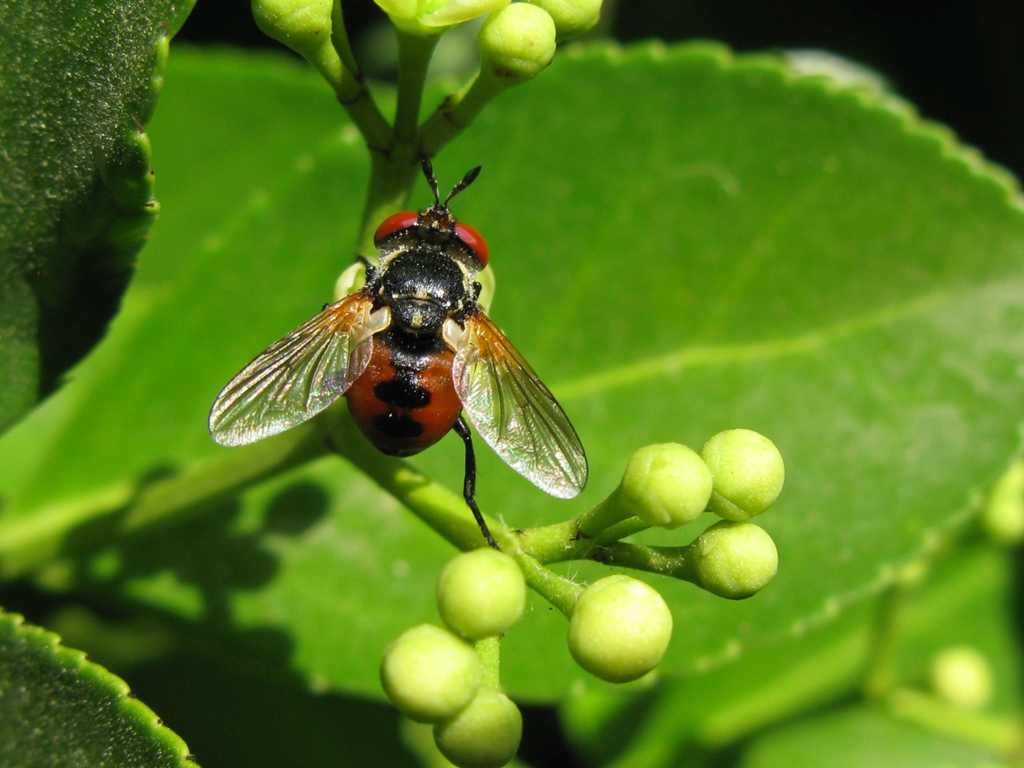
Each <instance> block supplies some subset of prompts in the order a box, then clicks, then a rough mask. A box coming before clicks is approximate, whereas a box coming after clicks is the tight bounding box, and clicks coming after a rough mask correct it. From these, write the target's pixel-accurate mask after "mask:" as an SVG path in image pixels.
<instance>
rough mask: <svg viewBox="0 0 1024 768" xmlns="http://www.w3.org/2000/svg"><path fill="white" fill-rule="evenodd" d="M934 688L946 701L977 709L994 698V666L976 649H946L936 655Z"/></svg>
mask: <svg viewBox="0 0 1024 768" xmlns="http://www.w3.org/2000/svg"><path fill="white" fill-rule="evenodd" d="M930 677H931V681H932V688H933V689H934V690H935V694H936V695H937V696H938V697H939V698H940V699H942V700H943V701H945V702H947V703H949V704H952V705H953V706H954V707H960V708H962V709H978V708H979V707H982V706H984V705H985V704H987V703H988V702H989V701H991V699H992V669H991V667H989V664H988V660H987V659H986V658H985V657H984V656H983V655H982V654H981V653H980V652H979V651H978V650H976V649H975V648H971V647H968V646H960V647H955V648H947V649H945V650H944V651H941V652H940V653H938V654H936V656H935V658H934V659H933V660H932V668H931V675H930Z"/></svg>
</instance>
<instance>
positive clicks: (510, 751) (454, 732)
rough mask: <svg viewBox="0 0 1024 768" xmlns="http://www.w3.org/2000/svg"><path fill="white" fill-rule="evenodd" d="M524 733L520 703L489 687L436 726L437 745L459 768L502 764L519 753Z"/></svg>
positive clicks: (496, 766) (490, 767)
mask: <svg viewBox="0 0 1024 768" xmlns="http://www.w3.org/2000/svg"><path fill="white" fill-rule="evenodd" d="M522 737H523V716H522V714H521V713H520V712H519V707H517V706H516V705H515V703H514V702H513V701H512V700H511V699H510V698H509V697H508V696H506V695H505V694H503V693H501V692H500V691H494V690H490V689H484V690H482V691H480V693H478V694H477V696H476V698H474V699H473V700H472V701H471V702H470V703H469V705H468V706H467V707H466V708H465V709H463V710H462V711H461V712H459V713H458V714H457V715H455V716H454V717H452V718H449V719H448V720H445V721H444V722H441V723H438V724H437V725H435V726H434V742H435V743H436V744H437V748H438V749H440V750H441V754H443V755H444V756H445V757H447V758H448V759H449V760H451V761H452V763H454V764H455V765H457V766H459V768H500V766H502V765H505V764H506V763H508V762H509V761H511V760H512V758H513V757H515V756H516V752H517V751H518V750H519V741H520V740H521V739H522Z"/></svg>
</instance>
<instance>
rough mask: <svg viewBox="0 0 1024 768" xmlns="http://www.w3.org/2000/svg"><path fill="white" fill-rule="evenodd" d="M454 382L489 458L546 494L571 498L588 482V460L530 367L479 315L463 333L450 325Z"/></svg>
mask: <svg viewBox="0 0 1024 768" xmlns="http://www.w3.org/2000/svg"><path fill="white" fill-rule="evenodd" d="M445 338H446V339H448V341H449V343H450V344H451V346H452V347H453V349H454V350H455V362H454V364H453V366H452V379H453V381H454V383H455V391H456V392H457V393H458V395H459V399H460V400H461V401H462V405H463V407H464V408H465V409H466V415H467V416H468V417H469V420H470V421H471V422H472V423H473V426H474V427H476V430H477V432H479V433H480V436H481V437H483V439H484V440H485V441H486V442H487V444H488V445H489V446H491V448H492V449H494V452H495V453H497V454H498V455H499V456H501V458H502V459H503V460H504V461H505V463H506V464H508V465H509V466H510V467H512V468H513V469H514V470H515V471H516V472H518V473H519V474H521V475H522V476H523V477H525V478H526V479H528V480H529V481H530V482H531V483H533V484H534V485H536V486H537V487H538V488H540V489H541V490H543V491H546V492H547V493H550V494H551V495H552V496H557V497H558V498H561V499H571V498H572V497H573V496H576V495H577V494H578V493H579V492H580V491H582V490H583V486H584V485H586V483H587V457H586V454H585V453H584V452H583V445H582V444H581V443H580V439H579V437H577V435H576V430H574V429H573V428H572V424H570V423H569V417H568V416H566V415H565V412H564V411H563V410H562V408H561V407H560V406H559V405H558V403H557V402H556V401H555V398H554V396H553V395H552V394H551V392H549V391H548V388H547V387H545V386H544V384H543V383H542V382H541V380H540V379H539V378H537V374H536V373H534V371H533V369H532V368H531V367H530V364H529V363H527V362H526V360H525V359H523V356H522V355H520V354H519V352H518V351H516V348H515V347H513V346H512V343H511V342H510V341H509V340H508V339H507V338H506V337H505V334H503V333H502V332H501V331H499V330H498V328H497V327H496V326H495V325H494V323H492V322H491V320H490V319H489V318H488V317H487V316H486V315H485V314H484V313H483V312H477V313H476V314H474V315H471V316H470V317H468V318H467V319H466V327H465V330H463V329H460V328H458V326H457V324H456V323H455V322H454V321H448V325H447V326H446V328H445Z"/></svg>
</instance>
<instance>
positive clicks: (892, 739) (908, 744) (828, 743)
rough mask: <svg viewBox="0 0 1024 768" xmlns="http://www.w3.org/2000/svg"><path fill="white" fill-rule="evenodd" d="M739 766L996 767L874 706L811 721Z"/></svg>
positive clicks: (981, 754)
mask: <svg viewBox="0 0 1024 768" xmlns="http://www.w3.org/2000/svg"><path fill="white" fill-rule="evenodd" d="M738 765H739V766H740V768H782V767H783V766H785V767H786V768H789V767H790V766H794V765H799V766H801V768H825V767H826V766H827V768H934V766H939V765H943V766H957V768H993V766H997V765H999V763H998V762H996V760H995V756H994V755H993V754H992V753H991V752H989V751H986V750H984V749H981V748H980V747H976V746H973V745H970V744H965V743H963V742H960V741H957V740H955V739H951V738H945V737H941V736H936V735H935V734H934V733H931V732H929V731H928V730H926V729H923V728H920V727H917V726H915V725H913V724H910V723H905V722H901V721H900V720H897V719H895V718H893V717H891V716H889V715H887V714H886V713H885V712H882V711H879V710H877V709H872V708H870V707H856V708H851V709H845V710H840V711H838V712H832V713H828V714H825V715H821V716H820V717H815V718H811V719H809V720H806V721H803V722H801V723H798V724H796V725H793V726H791V727H789V728H785V729H782V730H780V731H779V732H777V733H773V734H771V735H770V736H768V737H766V738H763V739H761V740H759V741H758V742H756V743H755V744H754V745H753V746H752V748H751V750H750V752H749V753H748V754H747V755H746V756H745V757H744V759H743V760H741V761H740V762H739V763H738Z"/></svg>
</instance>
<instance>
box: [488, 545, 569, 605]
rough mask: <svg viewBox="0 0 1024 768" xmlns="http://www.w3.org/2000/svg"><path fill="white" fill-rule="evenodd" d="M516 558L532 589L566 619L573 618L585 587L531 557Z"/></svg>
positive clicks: (518, 555) (521, 555)
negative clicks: (573, 612) (577, 600)
mask: <svg viewBox="0 0 1024 768" xmlns="http://www.w3.org/2000/svg"><path fill="white" fill-rule="evenodd" d="M499 541H500V539H499ZM514 557H515V559H516V562H517V563H519V567H520V568H521V569H522V571H523V575H524V576H525V577H526V583H527V584H528V585H529V587H530V589H532V590H533V591H534V592H536V593H537V594H539V595H541V596H542V597H543V598H544V599H545V600H547V601H548V602H549V603H551V604H552V605H553V606H555V608H557V609H558V610H560V611H561V612H562V613H563V614H564V615H565V617H566V618H569V617H570V616H572V611H573V608H574V607H575V606H576V599H577V598H578V597H579V596H580V593H581V592H583V587H581V586H580V585H579V584H577V583H576V582H575V581H573V580H572V579H567V578H565V577H564V576H559V575H558V574H557V573H555V572H554V571H552V570H550V569H548V568H545V567H544V566H543V565H541V564H540V563H539V562H537V561H536V560H535V559H534V558H532V557H530V556H529V555H524V554H517V555H515V556H514Z"/></svg>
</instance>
